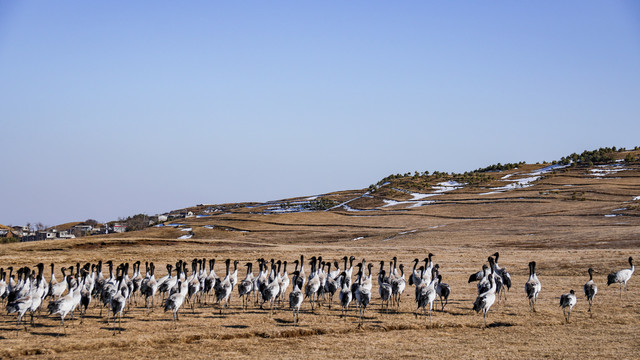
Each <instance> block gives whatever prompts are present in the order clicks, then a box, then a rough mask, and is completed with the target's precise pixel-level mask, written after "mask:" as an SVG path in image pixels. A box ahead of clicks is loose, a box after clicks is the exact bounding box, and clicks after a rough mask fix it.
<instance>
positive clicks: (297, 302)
mask: <svg viewBox="0 0 640 360" xmlns="http://www.w3.org/2000/svg"><path fill="white" fill-rule="evenodd" d="M298 276H300V272H298V271H294V272H293V290H291V293H290V294H289V308H290V309H291V311H292V312H293V322H294V323H296V324H297V323H298V322H299V321H300V306H301V305H302V300H303V299H304V295H303V294H302V291H301V290H300V288H299V287H298V282H297V281H296V280H297V279H296V278H297V277H298Z"/></svg>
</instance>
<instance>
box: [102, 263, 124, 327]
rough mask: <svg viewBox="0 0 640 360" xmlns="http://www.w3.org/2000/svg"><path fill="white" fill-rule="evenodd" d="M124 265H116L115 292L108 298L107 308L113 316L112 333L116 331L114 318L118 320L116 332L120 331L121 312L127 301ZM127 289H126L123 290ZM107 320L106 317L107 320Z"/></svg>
mask: <svg viewBox="0 0 640 360" xmlns="http://www.w3.org/2000/svg"><path fill="white" fill-rule="evenodd" d="M125 273H126V268H125V267H118V269H117V270H116V277H117V283H116V289H117V290H116V293H115V294H114V295H113V296H111V299H109V310H111V316H112V317H113V334H114V335H115V333H116V320H117V321H118V328H117V330H118V332H120V333H121V332H122V312H123V311H124V307H125V304H126V301H127V296H128V287H127V286H126V281H125V276H124V274H125ZM125 289H127V290H125ZM108 321H109V320H108V319H107V322H108Z"/></svg>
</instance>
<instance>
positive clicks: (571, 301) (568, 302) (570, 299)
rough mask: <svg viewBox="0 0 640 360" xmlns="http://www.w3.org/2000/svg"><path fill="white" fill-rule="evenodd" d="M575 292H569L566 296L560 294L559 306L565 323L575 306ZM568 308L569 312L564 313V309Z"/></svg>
mask: <svg viewBox="0 0 640 360" xmlns="http://www.w3.org/2000/svg"><path fill="white" fill-rule="evenodd" d="M577 301H578V299H576V292H575V291H573V290H570V291H569V293H568V294H562V295H561V296H560V306H561V307H562V315H564V319H565V321H566V322H567V323H569V320H570V319H571V309H573V307H574V306H575V305H576V302H577ZM567 308H569V312H568V313H567V312H566V309H567Z"/></svg>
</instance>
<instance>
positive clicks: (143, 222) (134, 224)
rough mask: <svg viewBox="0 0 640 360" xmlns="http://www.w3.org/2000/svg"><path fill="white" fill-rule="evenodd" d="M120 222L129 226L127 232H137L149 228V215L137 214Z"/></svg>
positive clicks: (119, 220)
mask: <svg viewBox="0 0 640 360" xmlns="http://www.w3.org/2000/svg"><path fill="white" fill-rule="evenodd" d="M118 222H120V223H122V224H124V225H126V226H127V231H137V230H142V229H145V228H147V227H149V216H148V215H147V214H137V215H133V216H129V217H127V218H126V219H122V218H120V219H118Z"/></svg>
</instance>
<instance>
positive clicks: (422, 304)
mask: <svg viewBox="0 0 640 360" xmlns="http://www.w3.org/2000/svg"><path fill="white" fill-rule="evenodd" d="M425 271H427V270H426V269H424V270H422V272H423V274H422V276H421V277H422V279H423V280H422V282H421V283H420V284H418V285H417V286H416V303H417V305H418V307H417V309H416V310H418V309H420V308H422V310H423V314H424V317H425V320H426V318H427V305H428V306H429V322H431V311H432V310H433V302H434V301H435V299H436V288H435V286H436V282H438V279H437V277H436V274H437V272H438V269H437V268H436V267H431V275H429V277H425V275H424V272H425ZM427 278H429V279H431V280H430V281H429V282H428V283H427V281H426V279H427Z"/></svg>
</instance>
